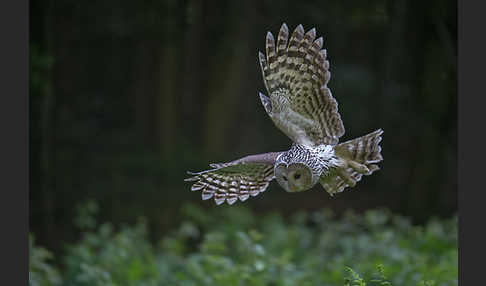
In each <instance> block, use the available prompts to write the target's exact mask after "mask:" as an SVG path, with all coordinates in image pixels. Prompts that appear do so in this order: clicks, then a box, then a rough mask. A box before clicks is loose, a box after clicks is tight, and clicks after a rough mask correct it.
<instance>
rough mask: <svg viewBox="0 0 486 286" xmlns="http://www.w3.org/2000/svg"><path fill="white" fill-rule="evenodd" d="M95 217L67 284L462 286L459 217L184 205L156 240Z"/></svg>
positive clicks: (137, 228)
mask: <svg viewBox="0 0 486 286" xmlns="http://www.w3.org/2000/svg"><path fill="white" fill-rule="evenodd" d="M91 208H93V207H91ZM85 209H86V208H85ZM94 209H96V208H94ZM80 213H83V212H82V211H81V212H80ZM93 215H94V211H92V212H90V211H86V210H85V211H84V213H83V214H82V216H84V218H83V217H81V218H78V220H77V221H78V222H83V221H84V222H91V223H84V224H83V223H78V224H80V225H81V226H83V227H84V228H83V236H82V238H81V240H80V241H79V242H77V243H76V244H73V245H71V246H70V247H68V249H67V251H66V255H65V257H64V262H65V268H66V269H65V270H64V271H63V275H62V276H63V279H64V284H65V285H350V286H351V285H444V286H447V285H457V277H458V269H457V266H458V265H457V219H456V218H452V219H446V220H439V219H431V220H430V221H429V222H428V223H427V224H426V225H423V226H414V225H412V224H411V223H410V222H409V220H407V219H406V218H404V217H402V216H398V215H393V214H391V213H390V212H388V211H385V210H371V211H368V212H366V213H364V214H363V215H357V214H355V213H353V212H347V213H346V214H345V215H344V216H343V217H342V218H335V216H334V215H333V214H332V213H331V212H330V211H329V210H326V209H324V210H322V211H318V212H311V213H308V212H300V213H297V214H295V215H294V216H292V217H291V218H289V219H284V218H283V217H282V216H281V215H279V214H278V213H270V214H267V215H264V216H259V215H254V214H253V213H252V212H251V211H250V210H249V209H247V208H244V207H238V206H236V207H235V206H224V207H218V208H215V209H213V210H212V211H207V210H202V209H200V208H199V207H196V206H194V205H187V206H186V207H185V208H184V209H183V217H184V220H183V221H182V222H181V224H180V226H179V228H178V229H175V230H174V231H172V232H171V233H170V234H168V235H166V236H165V237H164V238H163V239H162V240H161V241H160V242H159V243H156V244H152V243H150V241H149V239H148V233H147V227H146V223H145V222H144V221H143V220H140V221H139V223H137V224H136V225H134V226H124V227H121V228H120V229H119V230H118V231H114V227H113V226H112V225H111V224H109V223H104V224H101V225H96V223H94V221H95V220H94V218H93V217H94V216H93ZM31 271H33V272H35V271H36V270H34V269H31ZM358 273H359V274H358Z"/></svg>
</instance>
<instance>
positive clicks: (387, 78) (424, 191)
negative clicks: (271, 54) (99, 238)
mask: <svg viewBox="0 0 486 286" xmlns="http://www.w3.org/2000/svg"><path fill="white" fill-rule="evenodd" d="M456 12H457V9H456V2H455V1H441V0H436V1H403V0H397V1H385V0H372V1H357V0H352V1H337V0H336V1H298V2H297V1H285V2H284V1H269V0H264V1H258V0H252V1H197V0H193V1H109V0H101V1H84V2H80V1H73V0H64V1H53V0H43V1H41V0H39V1H30V76H29V77H30V184H31V186H30V230H31V232H33V233H34V234H35V235H36V240H37V241H38V242H39V243H40V244H43V245H45V246H47V247H48V248H50V249H53V250H59V249H61V248H62V246H63V244H64V243H65V242H68V241H74V240H76V238H77V233H76V231H75V230H74V229H75V228H74V226H73V223H72V222H73V216H74V214H75V210H76V206H77V205H78V204H79V203H80V202H84V201H85V200H87V199H94V200H96V201H98V202H99V203H100V206H101V207H102V208H101V215H102V217H103V220H109V221H112V222H115V223H131V222H134V221H135V220H136V219H137V218H138V217H139V216H145V217H147V218H148V221H149V223H150V227H151V234H152V236H153V238H158V237H160V236H161V235H163V234H164V233H165V232H166V231H167V230H169V229H170V228H171V227H174V226H176V225H177V224H178V218H179V215H180V208H181V206H182V205H183V204H185V203H187V202H193V203H197V204H200V205H203V206H204V207H207V208H215V207H217V206H216V205H215V203H214V202H213V201H212V200H211V201H201V197H200V193H196V192H191V191H190V184H189V183H186V182H184V181H183V179H184V178H186V174H185V172H186V171H187V170H191V171H198V170H203V169H205V168H207V164H208V163H212V162H224V161H229V160H232V159H236V158H239V157H242V156H244V155H248V154H252V153H262V152H268V151H279V150H285V149H288V147H289V146H290V143H291V142H290V140H289V139H288V138H287V137H286V136H285V135H284V134H283V133H281V132H280V131H279V130H278V129H277V128H276V127H274V125H273V123H272V121H271V120H270V118H268V115H266V114H265V111H264V109H263V107H262V106H261V103H260V99H259V98H258V95H257V92H258V91H262V92H264V93H267V92H266V90H265V88H264V85H263V81H262V76H261V73H260V68H259V65H258V59H257V53H258V51H259V50H260V51H263V49H264V43H265V35H266V32H267V31H271V32H272V33H273V34H274V35H275V34H277V32H278V29H279V28H280V26H281V24H282V22H286V23H287V25H288V26H289V29H290V30H293V29H294V28H295V27H296V26H297V25H298V24H303V26H304V28H305V30H306V31H307V30H309V29H311V28H312V27H315V28H316V29H317V35H318V36H323V37H324V46H325V48H326V49H327V51H328V59H329V61H330V64H331V67H330V70H331V74H332V77H331V81H330V82H329V87H330V88H331V90H332V92H333V95H334V96H335V98H336V99H337V101H338V103H339V111H340V113H341V117H342V119H343V122H344V126H345V128H346V134H345V135H344V136H343V137H342V138H341V139H342V141H345V140H348V139H352V138H355V137H358V136H362V135H365V134H367V133H369V132H371V131H374V130H376V129H378V128H382V129H384V131H385V133H384V136H383V141H382V143H381V145H382V147H383V152H382V154H383V156H384V161H383V162H382V163H381V164H380V166H381V168H382V169H381V170H380V171H379V172H377V173H375V174H373V175H372V176H370V177H365V178H364V179H363V180H362V181H361V182H360V183H358V185H357V186H356V188H354V189H347V190H346V191H345V192H343V193H341V194H338V195H336V196H335V197H333V198H331V197H330V196H329V195H328V194H327V193H326V192H325V191H324V190H322V188H321V187H320V186H316V187H315V188H314V189H313V190H310V191H308V192H305V193H300V194H289V193H286V192H285V191H283V190H282V189H281V188H280V187H279V186H278V184H277V183H275V182H273V183H272V184H271V185H270V187H269V189H268V191H267V192H265V193H263V194H261V195H259V196H258V197H255V198H251V199H249V200H248V201H246V202H245V203H244V204H245V205H246V206H248V207H250V208H251V209H253V210H254V211H255V212H256V213H259V212H260V213H263V212H266V211H271V210H273V211H280V212H282V213H284V214H290V213H292V212H295V211H296V210H302V209H308V210H313V209H318V208H322V207H328V208H332V209H334V210H335V211H336V212H337V213H342V212H343V211H344V210H346V209H355V210H357V211H363V210H366V209H370V208H375V207H387V208H389V209H391V210H393V211H395V212H398V213H401V214H404V215H407V216H411V217H412V218H413V219H414V221H415V222H417V223H420V222H423V221H424V220H425V219H427V218H429V217H431V216H449V215H451V214H453V213H455V212H456V211H457V175H456V161H457V156H456V147H457V112H456V101H457V97H456V92H457V80H456V75H457V72H456V69H457V66H456V57H457V56H456V55H457V48H456V43H457V35H456V34H457V24H456V19H457V17H456ZM218 207H222V206H218ZM224 207H231V206H224Z"/></svg>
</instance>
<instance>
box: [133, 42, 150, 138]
mask: <svg viewBox="0 0 486 286" xmlns="http://www.w3.org/2000/svg"><path fill="white" fill-rule="evenodd" d="M137 43H138V45H137V46H136V51H135V53H134V54H135V56H134V60H135V63H134V69H135V73H134V74H135V79H134V80H133V87H132V88H133V97H134V108H135V122H136V130H137V133H138V134H139V136H140V137H141V139H142V141H144V142H145V144H148V143H149V142H150V140H149V139H150V136H149V134H150V132H149V131H150V98H151V93H150V83H151V81H150V67H151V52H150V46H149V41H147V40H145V39H143V38H141V39H139V41H137Z"/></svg>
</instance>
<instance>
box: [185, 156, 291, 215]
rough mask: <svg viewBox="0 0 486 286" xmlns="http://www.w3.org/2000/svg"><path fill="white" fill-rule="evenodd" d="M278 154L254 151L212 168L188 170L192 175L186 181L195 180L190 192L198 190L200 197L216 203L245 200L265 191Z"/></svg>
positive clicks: (271, 177) (272, 174) (272, 173)
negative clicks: (194, 171) (253, 153)
mask: <svg viewBox="0 0 486 286" xmlns="http://www.w3.org/2000/svg"><path fill="white" fill-rule="evenodd" d="M281 153H282V152H271V153H264V154H257V155H251V156H246V157H243V158H241V159H238V160H235V161H231V162H227V163H220V164H211V165H210V166H211V168H213V169H210V170H206V171H202V172H198V173H192V172H188V173H189V174H190V175H194V176H193V177H191V178H188V179H185V181H194V182H195V183H194V184H193V185H192V187H191V191H201V192H202V199H203V200H208V199H210V198H214V201H215V202H216V204H218V205H219V204H222V203H224V202H225V201H226V202H227V203H228V204H230V205H232V204H233V203H235V202H236V201H237V200H238V199H240V201H246V200H247V199H248V198H249V197H250V196H256V195H258V194H259V193H261V192H263V191H265V189H266V188H267V187H268V184H269V183H270V181H271V180H273V179H274V178H275V176H274V172H273V166H274V163H275V160H276V158H277V156H278V155H280V154H281Z"/></svg>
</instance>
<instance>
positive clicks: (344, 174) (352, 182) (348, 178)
mask: <svg viewBox="0 0 486 286" xmlns="http://www.w3.org/2000/svg"><path fill="white" fill-rule="evenodd" d="M336 171H337V175H338V176H339V177H341V179H342V180H343V181H344V182H345V183H346V184H347V185H348V186H350V187H354V186H356V182H357V181H358V180H356V179H355V178H353V177H352V175H351V174H350V173H349V172H348V171H347V170H346V169H344V168H339V169H337V170H336Z"/></svg>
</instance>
